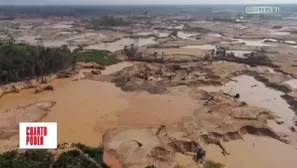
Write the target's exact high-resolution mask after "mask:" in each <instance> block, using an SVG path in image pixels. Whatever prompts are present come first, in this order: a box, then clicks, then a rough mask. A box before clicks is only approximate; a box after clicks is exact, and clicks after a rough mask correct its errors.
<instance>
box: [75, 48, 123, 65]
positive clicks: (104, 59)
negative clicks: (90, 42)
mask: <svg viewBox="0 0 297 168" xmlns="http://www.w3.org/2000/svg"><path fill="white" fill-rule="evenodd" d="M76 61H78V62H89V61H93V62H96V63H98V64H101V65H112V64H116V63H117V62H118V59H117V57H116V55H114V54H111V52H109V51H106V50H92V51H85V52H81V53H78V54H77V56H76Z"/></svg>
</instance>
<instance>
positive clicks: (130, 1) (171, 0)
mask: <svg viewBox="0 0 297 168" xmlns="http://www.w3.org/2000/svg"><path fill="white" fill-rule="evenodd" d="M260 3H270V4H287V3H297V0H207V1H205V0H108V1H106V0H0V5H124V4H127V5H141V4H146V5H155V4H156V5H159V4H184V5H187V4H260Z"/></svg>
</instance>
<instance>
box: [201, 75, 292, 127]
mask: <svg viewBox="0 0 297 168" xmlns="http://www.w3.org/2000/svg"><path fill="white" fill-rule="evenodd" d="M233 80H235V81H236V82H235V81H231V82H228V83H227V84H225V85H224V86H222V87H203V88H201V89H203V90H206V91H219V90H223V91H224V92H226V93H230V94H233V95H235V94H236V93H239V94H240V99H241V100H243V101H245V102H247V103H248V104H251V105H254V106H258V107H262V108H266V109H269V110H271V111H272V112H274V113H275V114H276V115H278V116H280V117H281V118H282V119H283V120H284V121H285V122H286V123H288V124H289V123H292V120H293V117H294V116H295V114H294V111H292V110H291V109H290V108H289V105H288V104H287V102H286V101H285V100H283V99H282V98H281V97H280V96H281V95H283V94H284V93H283V92H280V91H276V90H274V89H270V88H268V87H266V86H265V85H264V84H263V83H261V82H259V81H257V80H256V79H255V78H254V77H252V76H248V75H241V76H238V77H235V78H233Z"/></svg>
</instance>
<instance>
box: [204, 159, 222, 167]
mask: <svg viewBox="0 0 297 168" xmlns="http://www.w3.org/2000/svg"><path fill="white" fill-rule="evenodd" d="M224 167H225V165H223V164H221V163H217V162H214V161H211V160H206V161H205V163H204V168H224Z"/></svg>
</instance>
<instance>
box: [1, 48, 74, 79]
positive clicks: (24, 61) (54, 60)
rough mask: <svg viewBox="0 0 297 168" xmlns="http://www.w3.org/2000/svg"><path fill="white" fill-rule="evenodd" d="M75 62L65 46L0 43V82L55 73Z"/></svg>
mask: <svg viewBox="0 0 297 168" xmlns="http://www.w3.org/2000/svg"><path fill="white" fill-rule="evenodd" d="M73 63H75V59H74V56H73V54H72V53H71V52H70V51H69V49H68V48H67V46H62V47H60V48H45V47H40V46H30V45H27V44H13V43H0V84H6V83H8V82H17V81H21V80H26V79H31V78H34V77H37V76H43V75H48V74H51V73H56V72H58V71H60V70H64V69H67V68H69V67H71V65H73Z"/></svg>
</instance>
